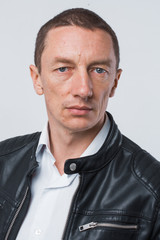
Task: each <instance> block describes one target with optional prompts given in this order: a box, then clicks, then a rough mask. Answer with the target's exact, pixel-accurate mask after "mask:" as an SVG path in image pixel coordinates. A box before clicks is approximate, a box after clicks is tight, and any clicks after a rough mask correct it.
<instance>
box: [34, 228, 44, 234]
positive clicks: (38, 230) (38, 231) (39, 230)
mask: <svg viewBox="0 0 160 240" xmlns="http://www.w3.org/2000/svg"><path fill="white" fill-rule="evenodd" d="M34 233H35V235H40V234H41V233H42V230H41V229H36V230H35V232H34Z"/></svg>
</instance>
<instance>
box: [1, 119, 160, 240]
mask: <svg viewBox="0 0 160 240" xmlns="http://www.w3.org/2000/svg"><path fill="white" fill-rule="evenodd" d="M109 117H110V121H111V129H110V132H109V135H108V137H107V139H106V141H105V143H104V144H103V146H102V148H101V149H100V150H99V151H98V152H97V153H96V154H94V155H92V156H88V157H83V158H78V159H69V160H67V161H66V163H65V172H66V173H67V174H73V173H75V172H78V173H79V174H80V176H81V180H80V184H79V187H78V189H77V191H76V193H75V195H74V198H73V201H72V205H71V208H70V213H69V216H68V220H67V223H66V228H65V231H64V236H63V239H64V240H107V239H109V240H122V239H123V240H135V239H136V240H153V239H154V240H160V211H159V207H160V163H159V162H158V161H156V160H155V159H154V158H153V157H152V156H151V155H149V154H148V153H147V152H145V151H144V150H142V149H141V148H140V147H139V146H137V145H136V144H135V143H133V142H132V141H130V140H129V139H127V138H126V137H125V136H123V135H121V133H120V131H119V130H118V128H117V126H116V124H115V122H114V121H113V119H112V117H111V116H110V115H109ZM39 136H40V133H35V134H31V135H26V136H21V137H17V138H13V139H10V140H6V141H3V142H1V143H0V240H14V239H16V235H17V232H18V230H19V228H20V225H21V224H22V221H23V219H24V217H25V215H26V212H27V210H28V206H29V202H30V197H31V193H30V182H31V176H32V175H33V173H34V171H35V169H36V168H37V166H38V164H37V162H36V159H35V150H36V147H37V144H38V140H39ZM73 163H74V164H73ZM31 224H32V223H31ZM47 240H49V239H47ZM55 240H57V239H55Z"/></svg>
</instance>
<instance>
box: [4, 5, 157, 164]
mask: <svg viewBox="0 0 160 240" xmlns="http://www.w3.org/2000/svg"><path fill="white" fill-rule="evenodd" d="M72 7H84V8H88V9H91V10H93V11H95V12H96V13H98V14H99V15H100V16H101V17H103V18H104V19H105V20H106V21H107V22H108V23H109V24H110V25H111V26H112V28H113V29H114V30H115V32H116V33H117V36H118V39H119V43H120V50H121V63H120V67H121V68H122V69H123V74H122V76H121V80H120V82H119V86H118V89H117V92H116V95H115V97H114V98H112V99H110V103H109V108H108V110H109V111H110V112H111V113H112V114H113V116H114V118H115V120H116V122H117V124H118V126H119V128H120V130H121V131H122V132H123V133H124V134H125V135H127V136H128V137H129V138H131V139H132V140H133V141H135V142H136V143H138V144H139V145H140V146H141V147H143V148H145V149H147V150H148V151H149V152H150V153H151V154H152V155H154V156H155V157H156V158H158V159H159V160H160V151H159V149H160V147H159V145H160V143H159V142H160V127H159V123H160V108H159V103H160V94H159V93H160V14H159V12H160V1H159V0H152V1H151V0H135V1H128V0H66V1H64V0H58V1H54V0H26V1H25V0H14V1H11V0H5V1H3V0H0V111H1V113H0V140H3V139H5V138H9V137H12V136H15V135H22V134H25V133H31V132H33V131H40V130H41V129H42V128H43V125H44V123H45V121H46V120H47V116H46V111H45V104H44V99H43V97H39V96H37V95H36V94H35V93H34V90H33V87H32V81H31V78H30V75H29V65H30V64H31V63H33V53H34V43H35V38H36V34H37V32H38V30H39V28H40V27H41V25H42V24H44V23H45V22H46V21H48V20H49V19H50V18H52V17H53V16H54V15H55V14H57V13H59V12H61V11H62V10H65V9H67V8H72Z"/></svg>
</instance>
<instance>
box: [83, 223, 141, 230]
mask: <svg viewBox="0 0 160 240" xmlns="http://www.w3.org/2000/svg"><path fill="white" fill-rule="evenodd" d="M96 227H107V228H120V229H129V230H136V229H137V225H122V224H115V223H98V222H90V223H87V224H84V225H82V226H80V227H79V231H80V232H83V231H85V230H88V229H91V228H96Z"/></svg>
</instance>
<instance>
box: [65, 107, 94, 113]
mask: <svg viewBox="0 0 160 240" xmlns="http://www.w3.org/2000/svg"><path fill="white" fill-rule="evenodd" d="M67 110H68V111H69V112H70V113H72V114H73V115H78V116H82V115H86V114H88V113H90V112H91V111H92V108H91V107H88V106H85V105H83V106H79V105H73V106H69V107H67Z"/></svg>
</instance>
